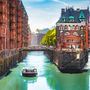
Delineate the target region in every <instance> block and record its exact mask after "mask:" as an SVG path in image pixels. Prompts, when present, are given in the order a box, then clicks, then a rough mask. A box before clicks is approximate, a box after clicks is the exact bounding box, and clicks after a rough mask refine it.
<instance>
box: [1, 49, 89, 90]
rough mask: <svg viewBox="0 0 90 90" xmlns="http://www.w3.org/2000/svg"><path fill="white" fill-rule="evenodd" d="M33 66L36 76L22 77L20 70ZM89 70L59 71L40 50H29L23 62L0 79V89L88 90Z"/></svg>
mask: <svg viewBox="0 0 90 90" xmlns="http://www.w3.org/2000/svg"><path fill="white" fill-rule="evenodd" d="M26 66H35V67H36V68H37V70H38V75H37V77H23V76H22V74H21V70H22V68H23V67H26ZM89 84H90V71H88V72H84V73H80V74H65V73H61V72H60V71H59V70H58V69H57V67H56V66H55V65H54V64H53V63H52V62H50V60H49V59H48V57H47V56H46V55H45V54H44V53H43V52H42V51H33V52H29V53H28V55H27V56H26V57H25V58H24V60H23V62H20V63H18V65H17V67H15V68H12V69H11V73H10V74H9V75H7V76H4V77H3V78H2V79H0V90H90V88H89V87H90V86H89Z"/></svg>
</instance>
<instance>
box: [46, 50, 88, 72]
mask: <svg viewBox="0 0 90 90" xmlns="http://www.w3.org/2000/svg"><path fill="white" fill-rule="evenodd" d="M44 53H45V54H46V55H47V56H48V58H49V59H50V60H51V61H52V62H53V63H54V64H55V65H56V66H57V67H58V69H59V70H60V71H62V72H68V71H71V72H73V71H78V70H79V71H80V70H81V69H82V68H83V67H84V65H85V64H86V62H87V61H88V52H87V51H86V52H83V51H82V52H61V51H58V50H57V51H55V50H50V51H44ZM78 55H79V58H77V57H78Z"/></svg>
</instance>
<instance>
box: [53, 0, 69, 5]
mask: <svg viewBox="0 0 90 90" xmlns="http://www.w3.org/2000/svg"><path fill="white" fill-rule="evenodd" d="M53 1H55V2H60V3H62V4H64V5H65V6H69V5H68V4H67V3H65V2H62V1H59V0H53Z"/></svg>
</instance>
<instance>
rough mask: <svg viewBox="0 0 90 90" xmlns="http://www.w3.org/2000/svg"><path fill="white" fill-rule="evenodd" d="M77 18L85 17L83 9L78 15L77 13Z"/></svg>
mask: <svg viewBox="0 0 90 90" xmlns="http://www.w3.org/2000/svg"><path fill="white" fill-rule="evenodd" d="M79 19H85V16H84V13H83V11H81V13H80V15H79Z"/></svg>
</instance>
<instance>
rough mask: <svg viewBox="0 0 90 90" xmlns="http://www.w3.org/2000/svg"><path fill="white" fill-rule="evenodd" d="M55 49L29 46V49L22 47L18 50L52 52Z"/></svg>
mask: <svg viewBox="0 0 90 90" xmlns="http://www.w3.org/2000/svg"><path fill="white" fill-rule="evenodd" d="M54 48H55V47H53V46H51V47H49V46H31V47H24V48H22V49H19V51H50V50H53V49H54Z"/></svg>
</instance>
